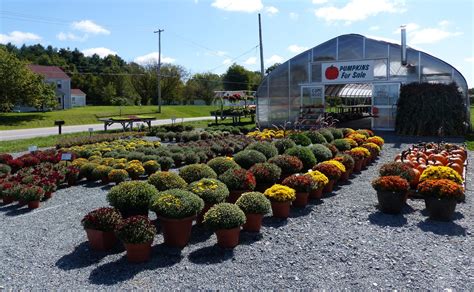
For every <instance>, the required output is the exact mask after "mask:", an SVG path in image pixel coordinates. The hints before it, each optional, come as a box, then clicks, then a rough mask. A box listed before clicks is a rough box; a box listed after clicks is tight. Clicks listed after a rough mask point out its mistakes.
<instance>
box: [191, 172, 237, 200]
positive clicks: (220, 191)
mask: <svg viewBox="0 0 474 292" xmlns="http://www.w3.org/2000/svg"><path fill="white" fill-rule="evenodd" d="M188 190H189V191H191V192H193V193H194V194H196V195H198V196H199V197H200V198H202V199H203V200H204V202H205V203H206V204H210V205H212V204H217V203H221V202H224V201H225V199H226V198H227V197H228V196H229V189H228V188H227V186H226V185H225V184H224V183H222V182H220V181H218V180H217V179H212V178H203V179H201V180H199V181H195V182H193V183H191V184H189V186H188Z"/></svg>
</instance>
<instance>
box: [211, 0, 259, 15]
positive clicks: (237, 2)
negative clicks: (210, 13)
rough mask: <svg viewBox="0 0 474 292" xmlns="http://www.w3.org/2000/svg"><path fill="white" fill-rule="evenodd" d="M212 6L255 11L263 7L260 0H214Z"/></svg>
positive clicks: (249, 11)
mask: <svg viewBox="0 0 474 292" xmlns="http://www.w3.org/2000/svg"><path fill="white" fill-rule="evenodd" d="M211 6H212V7H215V8H217V9H222V10H226V11H238V12H247V13H251V12H256V11H260V10H262V8H263V4H262V1H261V0H214V2H212V4H211Z"/></svg>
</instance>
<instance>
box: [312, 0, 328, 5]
mask: <svg viewBox="0 0 474 292" xmlns="http://www.w3.org/2000/svg"><path fill="white" fill-rule="evenodd" d="M327 2H328V0H313V4H324V3H327Z"/></svg>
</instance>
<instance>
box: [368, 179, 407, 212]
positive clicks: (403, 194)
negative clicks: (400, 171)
mask: <svg viewBox="0 0 474 292" xmlns="http://www.w3.org/2000/svg"><path fill="white" fill-rule="evenodd" d="M372 187H373V188H374V189H375V190H376V191H377V199H378V202H379V208H380V210H381V211H382V212H384V213H389V214H399V213H400V212H401V211H402V208H403V206H404V205H405V202H406V200H407V192H408V189H409V187H410V185H409V183H408V181H407V180H406V179H404V178H402V177H400V176H396V175H390V176H381V177H379V178H376V179H375V180H374V181H372Z"/></svg>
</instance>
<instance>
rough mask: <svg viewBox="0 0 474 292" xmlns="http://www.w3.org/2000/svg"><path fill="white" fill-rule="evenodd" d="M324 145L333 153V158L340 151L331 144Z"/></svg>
mask: <svg viewBox="0 0 474 292" xmlns="http://www.w3.org/2000/svg"><path fill="white" fill-rule="evenodd" d="M322 145H323V146H324V147H326V148H327V149H329V150H330V151H331V153H332V157H334V156H336V155H337V154H338V153H339V150H337V147H336V146H334V145H332V144H331V143H324V144H322Z"/></svg>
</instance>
